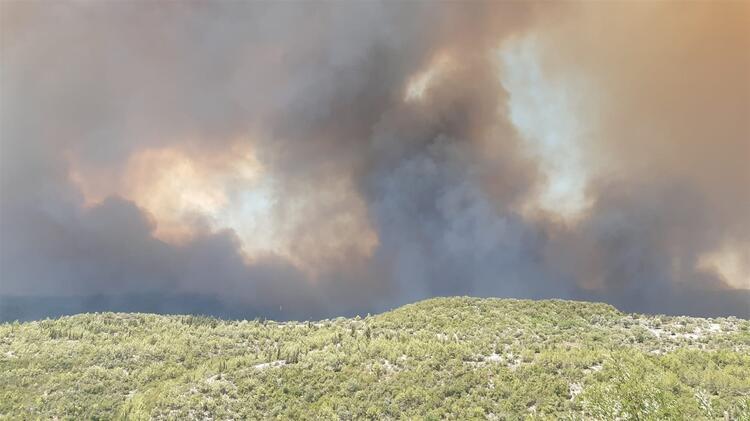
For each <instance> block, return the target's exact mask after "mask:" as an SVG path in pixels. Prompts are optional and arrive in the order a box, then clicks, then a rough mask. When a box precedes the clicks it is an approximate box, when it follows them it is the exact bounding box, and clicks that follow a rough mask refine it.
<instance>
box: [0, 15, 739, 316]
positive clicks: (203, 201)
mask: <svg viewBox="0 0 750 421" xmlns="http://www.w3.org/2000/svg"><path fill="white" fill-rule="evenodd" d="M676 9H677V7H676V6H674V5H665V4H662V5H649V4H639V5H617V6H615V5H609V4H606V5H605V4H601V5H593V4H581V5H549V4H538V5H537V4H511V3H495V2H488V3H482V2H472V3H441V4H439V5H436V4H421V3H413V4H405V3H399V4H386V3H373V2H367V3H354V4H341V3H306V4H264V3H236V2H231V3H224V2H221V3H211V4H198V3H186V4H183V3H172V4H164V3H158V4H145V3H133V2H124V3H99V4H97V3H73V2H71V3H67V2H58V3H54V4H51V3H50V4H44V5H42V4H39V3H3V4H2V40H1V41H2V47H1V48H2V50H1V51H0V52H1V53H2V55H1V56H0V59H1V60H2V62H1V63H0V65H1V66H2V73H0V90H1V91H0V94H1V95H2V101H1V103H0V106H1V108H0V118H1V121H0V124H1V126H0V128H1V129H2V133H1V137H0V141H1V142H2V144H1V149H0V183H1V184H0V295H2V296H3V298H2V300H1V301H0V313H2V314H0V316H1V317H2V318H5V319H7V318H15V317H39V316H43V315H46V314H56V313H60V312H71V311H92V310H108V309H115V310H143V311H169V312H205V313H213V314H218V315H223V316H228V317H254V316H266V317H277V318H309V317H323V316H331V315H339V314H352V313H356V312H359V313H365V312H368V311H380V310H383V309H386V308H389V307H392V306H396V305H400V304H403V303H405V302H409V301H414V300H417V299H421V298H426V297H430V296H435V295H454V294H470V295H482V296H512V297H544V298H548V297H560V298H578V299H596V300H604V301H608V302H611V303H613V304H616V305H618V306H619V307H621V308H623V309H626V310H637V311H646V312H668V313H689V314H710V315H719V314H724V315H737V316H743V317H748V316H750V302H749V301H748V300H750V292H748V290H750V220H749V219H750V218H749V217H748V215H750V189H749V188H748V186H750V171H749V170H748V167H747V161H748V159H749V158H750V126H748V118H747V116H748V115H749V114H750V78H749V77H748V75H749V74H750V56H749V54H750V53H748V51H750V45H748V44H749V43H750V31H749V30H748V28H750V7H748V6H747V5H745V4H740V3H737V4H728V3H723V4H713V5H712V4H695V5H681V6H680V7H679V10H676ZM605 18H606V19H605ZM605 21H606V22H608V23H607V24H606V25H605V24H603V23H602V22H605ZM514 45H527V46H528V45H530V46H533V50H534V52H535V54H537V57H536V60H537V62H536V63H537V65H538V69H539V70H540V72H541V73H542V76H543V77H544V80H545V81H546V83H545V85H544V86H563V87H568V89H573V87H576V88H578V89H577V90H576V91H575V92H573V93H571V94H570V98H572V99H571V102H570V104H571V107H570V110H567V111H568V112H570V113H572V114H571V115H572V116H573V117H575V120H576V121H577V124H578V126H579V128H580V130H578V131H577V132H576V136H572V138H569V139H565V142H566V143H563V144H561V145H558V146H557V147H558V150H559V148H568V149H571V150H572V149H575V150H576V151H578V152H577V154H576V156H579V157H580V163H578V162H577V163H576V165H580V166H581V168H579V171H578V173H580V174H585V175H586V179H585V180H583V181H582V180H579V184H582V185H585V186H586V189H585V191H584V192H581V194H582V195H584V196H585V197H586V199H587V200H588V202H587V203H586V204H585V206H584V205H581V206H579V208H580V209H578V211H577V212H576V213H575V214H574V215H572V216H571V215H563V214H562V213H558V212H556V211H555V209H550V207H549V206H548V205H544V206H543V205H542V204H540V202H539V197H540V191H543V190H544V189H545V188H548V187H549V186H550V185H551V183H554V181H555V180H554V179H553V178H554V173H553V172H551V171H550V169H549V165H550V164H549V163H550V159H552V160H553V161H554V159H555V156H554V155H552V156H551V157H550V156H549V153H548V156H547V157H545V158H544V159H542V158H540V156H539V154H538V153H534V152H532V149H534V148H533V143H534V141H533V139H530V138H529V133H527V132H526V131H524V130H523V128H522V127H519V126H518V121H517V118H518V115H519V110H518V109H517V108H513V107H514V106H517V102H515V103H514V98H518V95H519V92H520V90H523V89H533V88H534V86H536V87H537V88H538V85H534V86H531V87H529V86H525V87H524V86H520V85H518V84H516V85H514V84H512V83H510V82H508V80H509V79H508V78H507V77H504V75H506V74H507V72H508V71H510V70H509V69H508V68H507V63H506V64H505V65H504V64H503V60H501V59H500V57H501V56H502V54H503V51H506V50H507V49H508V48H512V47H513V46H514ZM581 81H583V83H582V82H581ZM581 87H583V88H581ZM539 95H542V96H541V98H543V99H544V98H546V97H545V96H544V95H549V93H548V92H541V93H539ZM543 99H542V102H544V101H543ZM522 111H523V112H527V113H528V112H529V110H522ZM531 111H534V110H531ZM538 112H539V111H538ZM514 113H515V114H514ZM553 114H554V113H553ZM514 115H515V117H516V118H515V119H514ZM555 115H556V116H557V118H558V119H560V118H561V117H560V116H561V115H563V114H560V113H557V114H555ZM548 117H549V116H545V115H544V113H542V114H533V113H532V114H530V116H529V115H527V116H526V118H527V119H528V118H531V121H532V124H533V121H535V119H536V118H538V119H539V125H544V124H547V123H548V120H549V118H548ZM551 131H552V132H554V130H551ZM569 193H570V196H574V193H573V192H569ZM560 207H561V208H562V207H563V205H562V204H561V205H560Z"/></svg>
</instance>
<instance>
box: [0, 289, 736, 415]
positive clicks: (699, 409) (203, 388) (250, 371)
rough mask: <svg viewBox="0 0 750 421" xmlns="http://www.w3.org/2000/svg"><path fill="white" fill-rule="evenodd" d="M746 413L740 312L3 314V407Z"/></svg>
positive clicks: (427, 308) (58, 411)
mask: <svg viewBox="0 0 750 421" xmlns="http://www.w3.org/2000/svg"><path fill="white" fill-rule="evenodd" d="M55 417H56V418H59V419H76V420H79V419H112V418H115V419H151V418H153V419H175V420H182V419H206V418H209V417H210V418H211V419H268V418H281V419H403V418H417V419H435V420H437V419H461V420H464V419H498V420H499V419H523V418H531V419H535V418H539V419H559V418H566V419H622V420H626V419H633V420H647V419H689V420H695V419H725V418H731V419H741V420H750V322H749V321H746V320H740V319H736V318H723V319H700V318H690V317H667V316H645V315H631V314H623V313H620V312H618V311H617V310H615V309H614V308H613V307H611V306H608V305H604V304H592V303H582V302H571V301H558V300H553V301H526V300H499V299H475V298H440V299H432V300H427V301H423V302H419V303H416V304H412V305H407V306H404V307H402V308H399V309H396V310H394V311H390V312H387V313H384V314H380V315H376V316H368V317H366V318H359V317H357V318H353V319H345V318H338V319H333V320H323V321H319V322H302V323H299V322H290V323H277V322H272V321H223V320H218V319H213V318H208V317H196V316H158V315H150V314H117V313H104V314H84V315H77V316H72V317H63V318H60V319H57V320H44V321H38V322H28V323H6V324H2V325H0V418H2V419H14V420H15V419H53V418H55Z"/></svg>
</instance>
